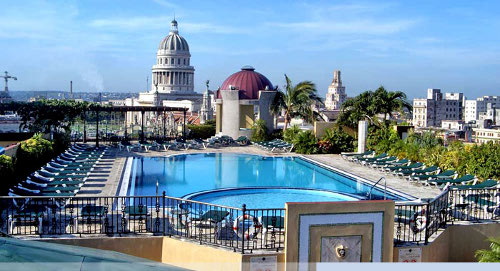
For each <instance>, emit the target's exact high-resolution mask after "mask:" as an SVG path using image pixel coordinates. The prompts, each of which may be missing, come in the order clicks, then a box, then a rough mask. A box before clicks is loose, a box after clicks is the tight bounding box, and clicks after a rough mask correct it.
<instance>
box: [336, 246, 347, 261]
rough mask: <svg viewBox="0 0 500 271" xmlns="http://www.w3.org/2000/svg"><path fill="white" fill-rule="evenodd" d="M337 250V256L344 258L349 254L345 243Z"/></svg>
mask: <svg viewBox="0 0 500 271" xmlns="http://www.w3.org/2000/svg"><path fill="white" fill-rule="evenodd" d="M335 251H336V252H337V257H339V258H340V259H344V258H345V256H346V255H347V248H346V247H345V246H344V245H338V246H337V247H336V249H335Z"/></svg>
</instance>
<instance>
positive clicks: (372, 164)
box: [361, 156, 398, 167]
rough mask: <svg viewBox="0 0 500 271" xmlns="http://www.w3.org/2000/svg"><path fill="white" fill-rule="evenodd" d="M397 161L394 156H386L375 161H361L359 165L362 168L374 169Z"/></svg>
mask: <svg viewBox="0 0 500 271" xmlns="http://www.w3.org/2000/svg"><path fill="white" fill-rule="evenodd" d="M397 160H398V157H396V156H388V157H385V158H381V159H378V160H375V161H362V162H361V164H362V165H364V166H369V167H375V166H378V165H387V164H390V163H391V162H396V161H397Z"/></svg>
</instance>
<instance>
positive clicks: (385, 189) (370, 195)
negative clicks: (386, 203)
mask: <svg viewBox="0 0 500 271" xmlns="http://www.w3.org/2000/svg"><path fill="white" fill-rule="evenodd" d="M382 180H384V200H385V199H387V180H386V179H385V177H382V178H380V179H378V181H377V182H376V183H375V184H374V185H372V187H371V188H370V192H368V194H367V195H366V196H367V197H368V199H372V191H373V188H375V186H377V184H378V183H380V181H382Z"/></svg>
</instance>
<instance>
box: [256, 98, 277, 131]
mask: <svg viewBox="0 0 500 271" xmlns="http://www.w3.org/2000/svg"><path fill="white" fill-rule="evenodd" d="M274 96H276V91H264V90H261V91H259V119H261V120H264V121H266V126H267V130H268V132H269V133H272V132H273V131H274V129H275V126H274V116H273V114H272V113H271V110H270V109H271V103H272V102H273V100H274Z"/></svg>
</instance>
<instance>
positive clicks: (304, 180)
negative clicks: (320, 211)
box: [128, 153, 406, 208]
mask: <svg viewBox="0 0 500 271" xmlns="http://www.w3.org/2000/svg"><path fill="white" fill-rule="evenodd" d="M157 181H158V183H159V191H160V193H161V192H162V191H165V192H166V194H167V195H168V196H173V197H184V196H186V195H190V194H193V193H195V192H200V191H210V190H214V189H222V188H243V187H283V188H306V189H317V190H326V191H332V192H340V193H343V194H350V195H354V196H357V197H366V195H367V193H368V191H369V190H370V186H369V185H368V184H366V183H364V182H362V181H358V180H356V179H354V178H351V177H349V176H346V175H343V174H342V173H340V172H336V171H332V170H329V169H326V168H323V167H321V166H319V165H317V164H314V163H310V162H308V161H306V160H304V159H302V158H298V157H263V156H258V155H248V154H233V153H198V154H186V155H174V156H170V157H142V158H135V159H134V164H133V169H132V176H131V181H130V184H129V189H128V194H129V195H137V196H145V195H155V194H156V182H157ZM383 195H384V193H383V191H382V190H380V189H378V188H376V189H374V190H373V192H372V199H382V198H383ZM226 196H227V197H232V199H231V201H229V199H227V200H228V204H229V203H230V204H229V205H230V206H235V207H240V206H241V205H242V204H243V203H245V204H247V206H248V208H257V207H254V206H256V205H257V204H259V203H260V202H262V201H266V200H270V199H273V200H277V201H278V204H277V205H280V206H278V207H279V208H283V207H284V203H285V202H286V201H287V200H289V199H293V198H294V197H297V195H295V196H294V194H287V193H285V192H284V191H280V190H278V191H275V193H272V194H269V193H258V194H245V195H234V194H232V195H226ZM330 196H331V195H330ZM301 197H303V198H304V200H303V201H338V199H337V200H335V199H332V198H330V200H327V199H325V198H324V197H328V195H325V194H318V193H316V194H315V193H312V194H308V193H307V192H305V193H302V194H301ZM217 198H218V199H217ZM387 198H388V199H393V200H406V198H404V197H402V196H400V195H396V194H392V193H388V194H387ZM220 199H221V195H220V194H218V195H217V197H215V199H210V200H220ZM238 199H239V201H240V202H238ZM208 200H209V199H208V198H206V201H208ZM268 208H271V206H268Z"/></svg>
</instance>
